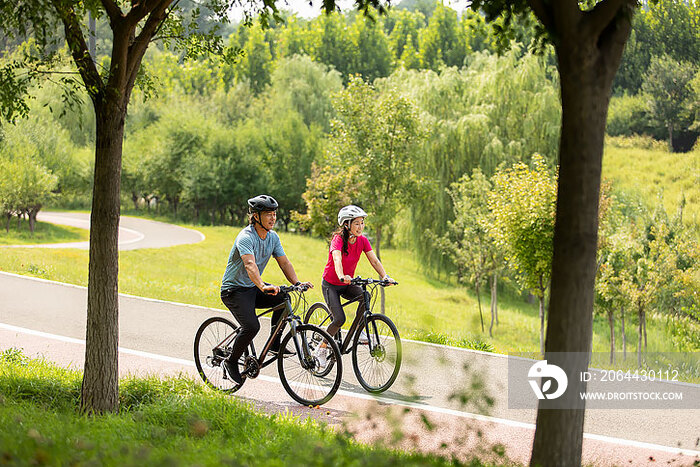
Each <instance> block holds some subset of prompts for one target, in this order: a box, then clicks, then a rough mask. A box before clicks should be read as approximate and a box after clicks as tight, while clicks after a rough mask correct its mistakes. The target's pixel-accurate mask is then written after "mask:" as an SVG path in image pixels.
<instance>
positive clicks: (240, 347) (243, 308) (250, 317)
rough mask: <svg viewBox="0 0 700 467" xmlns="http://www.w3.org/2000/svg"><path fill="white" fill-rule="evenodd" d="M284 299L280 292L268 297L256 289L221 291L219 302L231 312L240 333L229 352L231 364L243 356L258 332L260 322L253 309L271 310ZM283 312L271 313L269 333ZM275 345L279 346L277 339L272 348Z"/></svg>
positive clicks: (243, 288)
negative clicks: (238, 325) (239, 326)
mask: <svg viewBox="0 0 700 467" xmlns="http://www.w3.org/2000/svg"><path fill="white" fill-rule="evenodd" d="M285 298H286V294H283V293H281V292H280V293H278V294H277V295H268V294H266V293H263V292H262V291H261V290H260V289H258V288H257V287H232V288H230V289H227V290H222V291H221V301H222V302H224V305H226V307H227V308H228V309H229V310H231V313H232V314H233V317H234V318H236V321H238V324H240V325H241V333H240V334H239V336H238V338H237V339H236V342H235V343H234V344H233V349H232V351H231V361H232V362H235V361H238V359H239V358H240V357H241V355H243V352H244V351H245V348H246V347H248V345H249V344H250V343H251V342H253V338H254V337H255V336H256V335H257V334H258V332H259V331H260V320H259V319H258V317H257V315H256V314H255V309H256V308H272V307H274V306H277V305H279V304H280V303H283V302H284V300H285ZM283 312H284V310H283V309H281V310H277V311H275V312H273V313H272V325H271V326H270V332H272V331H273V330H274V329H275V325H276V324H277V323H278V322H279V320H280V317H281V316H282V313H283ZM275 344H277V346H279V337H278V338H277V342H275V343H273V347H274V346H275Z"/></svg>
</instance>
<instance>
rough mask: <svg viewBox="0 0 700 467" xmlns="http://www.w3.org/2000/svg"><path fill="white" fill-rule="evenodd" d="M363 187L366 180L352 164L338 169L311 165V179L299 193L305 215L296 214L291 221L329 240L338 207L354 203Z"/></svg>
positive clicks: (336, 222)
mask: <svg viewBox="0 0 700 467" xmlns="http://www.w3.org/2000/svg"><path fill="white" fill-rule="evenodd" d="M364 187H365V181H364V180H362V178H361V174H360V170H359V168H358V167H357V166H355V165H350V166H344V167H342V168H341V167H334V166H331V165H323V166H319V165H317V164H316V163H313V164H312V165H311V176H310V177H309V178H307V179H306V191H304V194H302V198H304V202H305V203H306V213H305V214H301V213H300V212H298V211H296V212H294V213H293V214H292V219H293V220H295V221H296V222H298V223H299V225H300V227H301V228H302V229H303V230H307V231H310V232H311V233H312V234H314V235H316V236H318V237H328V236H329V235H330V234H331V233H332V232H333V231H334V230H335V228H336V225H337V224H338V210H339V209H340V207H342V206H347V205H348V204H352V203H357V200H358V199H361V196H362V195H361V194H362V191H363V189H364Z"/></svg>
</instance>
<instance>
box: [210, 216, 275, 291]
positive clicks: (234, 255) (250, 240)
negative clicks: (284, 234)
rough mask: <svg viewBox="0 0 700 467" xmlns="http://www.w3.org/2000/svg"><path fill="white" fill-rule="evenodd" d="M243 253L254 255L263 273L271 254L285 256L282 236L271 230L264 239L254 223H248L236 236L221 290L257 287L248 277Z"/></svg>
mask: <svg viewBox="0 0 700 467" xmlns="http://www.w3.org/2000/svg"><path fill="white" fill-rule="evenodd" d="M242 255H253V256H254V257H255V264H257V265H258V270H259V271H260V275H262V273H263V271H264V270H265V266H267V262H268V261H269V260H270V257H271V256H274V257H275V258H279V257H280V256H284V250H283V249H282V243H281V242H280V237H279V235H277V233H276V232H273V231H272V230H270V231H269V232H268V233H267V237H265V239H264V240H263V239H262V238H260V236H259V235H258V233H257V232H256V231H255V227H253V225H248V226H247V227H246V228H244V229H243V230H241V231H240V232H239V233H238V236H236V241H235V242H234V243H233V248H231V253H230V254H229V255H228V264H227V265H226V271H225V272H224V277H223V279H222V280H221V290H222V291H223V290H227V289H230V288H231V287H255V284H253V281H251V280H250V277H248V272H247V271H246V269H245V265H244V264H243V260H242V259H241V256H242Z"/></svg>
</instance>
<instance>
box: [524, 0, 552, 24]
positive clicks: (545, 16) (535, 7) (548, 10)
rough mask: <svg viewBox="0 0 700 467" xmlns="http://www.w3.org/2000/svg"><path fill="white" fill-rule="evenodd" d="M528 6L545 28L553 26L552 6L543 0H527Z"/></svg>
mask: <svg viewBox="0 0 700 467" xmlns="http://www.w3.org/2000/svg"><path fill="white" fill-rule="evenodd" d="M528 3H529V4H530V8H532V11H533V12H534V13H535V16H537V19H539V20H540V22H541V23H542V25H543V26H544V27H545V28H546V29H547V30H553V29H554V28H555V24H554V17H553V14H552V7H551V6H549V5H547V4H545V2H544V0H528Z"/></svg>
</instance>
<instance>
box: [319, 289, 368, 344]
mask: <svg viewBox="0 0 700 467" xmlns="http://www.w3.org/2000/svg"><path fill="white" fill-rule="evenodd" d="M321 291H322V292H323V298H324V299H325V300H326V304H327V305H328V308H329V309H330V311H331V315H332V316H333V321H332V322H331V324H330V325H329V326H328V334H330V335H331V336H335V334H336V333H337V332H338V330H339V329H340V328H342V327H343V324H345V311H344V310H343V307H342V306H340V297H343V298H346V299H348V300H352V299H353V298H355V297H357V296H358V295H359V296H361V295H362V293H363V292H362V287H360V286H359V285H333V284H329V283H328V282H326V281H325V280H324V281H322V282H321ZM364 302H365V301H364V299H362V298H361V299H360V300H359V301H358V302H357V303H358V304H359V305H358V307H357V314H358V315H359V314H362V313H364V311H365V307H364Z"/></svg>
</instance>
